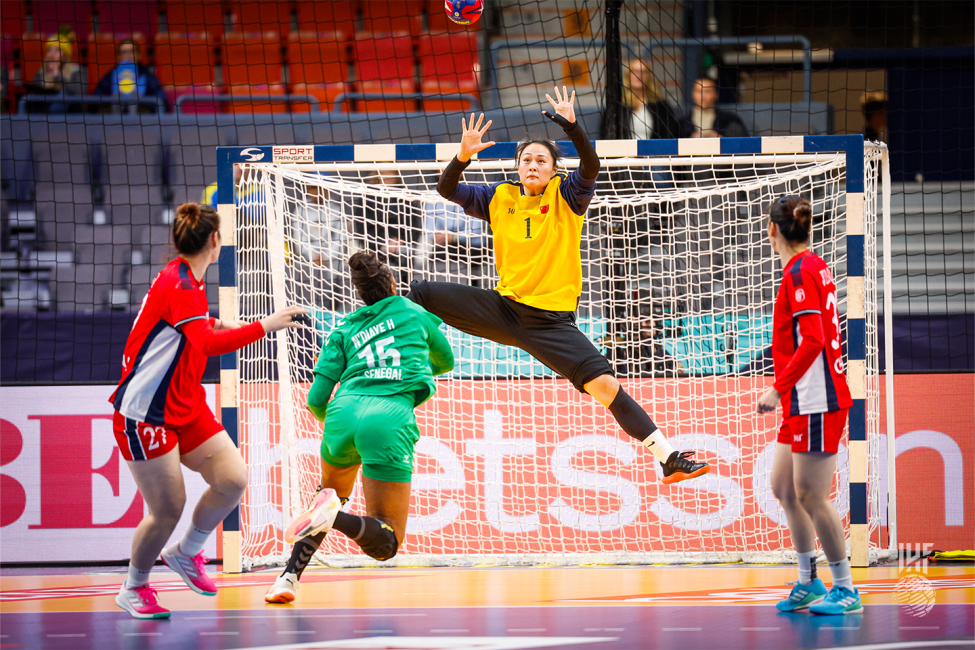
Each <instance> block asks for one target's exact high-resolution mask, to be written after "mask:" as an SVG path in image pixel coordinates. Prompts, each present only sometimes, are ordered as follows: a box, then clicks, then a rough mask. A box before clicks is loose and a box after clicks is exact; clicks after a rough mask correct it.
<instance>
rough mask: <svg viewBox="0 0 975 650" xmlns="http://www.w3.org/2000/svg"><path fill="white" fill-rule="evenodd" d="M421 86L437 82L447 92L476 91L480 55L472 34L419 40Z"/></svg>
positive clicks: (476, 38)
mask: <svg viewBox="0 0 975 650" xmlns="http://www.w3.org/2000/svg"><path fill="white" fill-rule="evenodd" d="M419 41H420V48H419V59H420V79H421V82H422V83H424V84H426V83H427V82H437V83H438V84H439V85H441V86H443V87H445V88H451V89H453V90H451V92H456V91H457V90H458V89H459V90H461V91H463V92H468V91H471V90H477V86H478V83H477V82H478V71H479V70H480V62H479V60H480V51H479V47H478V37H477V35H476V34H442V35H436V36H421V37H420V39H419Z"/></svg>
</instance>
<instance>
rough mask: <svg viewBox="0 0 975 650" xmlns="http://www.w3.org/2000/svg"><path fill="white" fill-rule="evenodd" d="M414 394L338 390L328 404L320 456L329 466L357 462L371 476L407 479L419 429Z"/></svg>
mask: <svg viewBox="0 0 975 650" xmlns="http://www.w3.org/2000/svg"><path fill="white" fill-rule="evenodd" d="M413 406H414V399H413V395H382V396H379V395H340V396H338V397H336V398H334V399H333V400H332V401H330V402H329V403H328V411H327V413H326V415H325V428H324V431H323V432H322V459H323V460H324V461H325V462H326V463H328V464H329V465H332V466H334V467H350V466H352V465H358V464H359V463H362V474H363V476H368V477H369V478H371V479H373V480H376V481H390V482H393V483H409V482H410V479H411V478H412V476H413V448H414V447H415V446H416V441H417V440H419V439H420V429H419V428H417V426H416V415H414V414H413Z"/></svg>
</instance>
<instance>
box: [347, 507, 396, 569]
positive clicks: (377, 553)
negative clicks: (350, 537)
mask: <svg viewBox="0 0 975 650" xmlns="http://www.w3.org/2000/svg"><path fill="white" fill-rule="evenodd" d="M365 520H366V530H365V531H363V533H362V536H361V537H360V538H359V539H357V540H356V542H357V543H358V544H359V547H360V548H361V549H362V552H363V553H365V554H366V555H368V556H369V557H371V558H373V559H374V560H379V561H381V562H385V561H386V560H389V559H391V558H393V557H395V556H396V551H398V550H399V540H398V539H396V532H395V531H393V527H392V526H390V525H389V524H387V523H385V522H383V521H380V520H379V519H375V518H373V517H365ZM374 522H375V523H374Z"/></svg>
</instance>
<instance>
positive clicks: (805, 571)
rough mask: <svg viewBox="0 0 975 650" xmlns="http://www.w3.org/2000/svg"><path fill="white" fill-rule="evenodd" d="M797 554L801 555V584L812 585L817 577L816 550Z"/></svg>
mask: <svg viewBox="0 0 975 650" xmlns="http://www.w3.org/2000/svg"><path fill="white" fill-rule="evenodd" d="M796 555H797V556H798V557H799V584H801V585H811V584H812V581H813V580H815V579H816V551H809V552H808V553H796Z"/></svg>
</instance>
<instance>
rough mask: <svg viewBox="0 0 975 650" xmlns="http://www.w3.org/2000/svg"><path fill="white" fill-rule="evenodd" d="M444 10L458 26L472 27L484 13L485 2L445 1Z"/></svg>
mask: <svg viewBox="0 0 975 650" xmlns="http://www.w3.org/2000/svg"><path fill="white" fill-rule="evenodd" d="M444 10H445V11H446V12H447V18H450V19H451V20H452V21H454V22H455V23H457V24H458V25H472V24H474V23H476V22H477V20H478V18H480V17H481V13H482V12H483V11H484V0H445V1H444Z"/></svg>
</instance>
